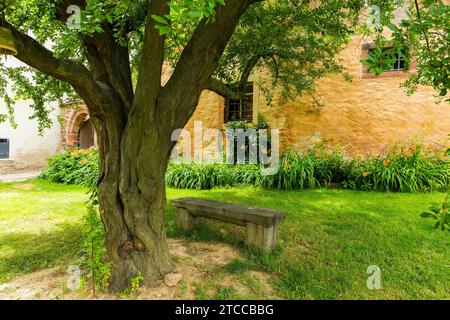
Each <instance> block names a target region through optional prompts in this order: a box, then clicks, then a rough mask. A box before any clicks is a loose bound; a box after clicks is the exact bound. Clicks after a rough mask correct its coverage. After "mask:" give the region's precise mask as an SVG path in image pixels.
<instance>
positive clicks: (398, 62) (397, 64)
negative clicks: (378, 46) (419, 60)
mask: <svg viewBox="0 0 450 320" xmlns="http://www.w3.org/2000/svg"><path fill="white" fill-rule="evenodd" d="M388 49H392V48H391V47H386V48H384V49H383V50H388ZM373 50H375V49H374V48H371V49H369V51H368V53H370V52H371V51H373ZM404 54H406V53H404ZM394 55H395V60H394V63H393V64H392V65H391V67H390V68H387V69H384V71H385V72H397V71H407V70H408V66H407V65H406V60H405V59H403V58H402V57H400V55H399V54H398V52H395V53H394Z"/></svg>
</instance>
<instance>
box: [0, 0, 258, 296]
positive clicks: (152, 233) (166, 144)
mask: <svg viewBox="0 0 450 320" xmlns="http://www.w3.org/2000/svg"><path fill="white" fill-rule="evenodd" d="M76 1H77V2H76V3H79V4H84V1H83V0H76ZM257 1H258V0H228V1H227V4H226V5H218V6H217V8H216V15H215V19H212V21H210V22H207V21H206V20H205V21H202V22H200V23H199V25H198V26H197V28H196V30H195V31H194V33H193V35H192V37H191V39H190V40H189V43H188V44H187V46H186V47H185V48H184V50H183V52H182V54H181V57H180V59H179V61H178V63H177V65H176V67H175V69H174V72H173V75H172V77H171V78H170V80H169V82H168V83H167V84H166V85H165V86H164V88H162V87H161V73H162V65H163V62H164V48H165V37H164V36H160V35H159V32H158V30H157V29H155V25H156V21H155V20H154V19H151V18H150V17H151V16H152V15H159V16H164V15H165V14H167V13H168V12H169V7H168V1H167V0H153V1H150V2H148V4H146V5H145V6H144V8H148V12H147V23H146V27H145V35H144V41H143V49H142V59H141V63H140V66H139V74H138V79H137V84H136V88H135V90H133V87H132V82H131V68H130V59H129V48H128V47H127V46H124V47H122V46H121V45H120V44H118V43H117V42H116V39H115V38H114V33H113V32H112V30H113V26H112V25H108V24H106V23H105V24H104V25H103V31H102V32H98V33H95V34H93V35H89V36H86V37H85V39H84V46H83V47H84V48H83V49H85V54H86V57H87V62H88V64H89V68H87V67H86V66H85V65H84V64H83V63H81V62H79V61H76V60H71V59H62V58H57V57H56V56H55V54H54V53H53V52H51V51H50V50H49V49H47V48H45V47H44V46H43V45H42V44H40V43H39V42H37V41H36V40H35V39H34V38H32V37H31V36H29V35H27V34H25V33H23V32H21V31H20V30H19V29H17V28H15V27H14V26H13V25H11V24H10V23H9V22H7V21H6V20H5V19H4V18H2V17H0V25H1V26H2V27H6V28H8V29H9V30H10V31H11V32H12V35H13V37H14V40H15V42H16V44H17V50H18V54H17V56H16V57H17V58H18V59H19V60H21V61H22V62H24V63H25V64H27V65H29V66H31V67H33V68H35V69H37V70H39V71H41V72H42V73H45V74H47V75H50V76H52V77H54V78H56V79H59V80H61V81H64V82H66V83H69V84H70V85H71V86H72V87H73V88H74V90H75V91H76V92H77V93H78V95H79V96H80V98H82V99H83V100H84V102H85V103H86V105H87V106H88V109H89V114H90V116H91V119H92V122H93V124H94V127H95V129H96V132H97V135H98V141H99V153H100V169H101V172H100V179H99V185H98V200H99V204H100V213H101V216H102V220H103V223H104V226H105V231H106V247H107V252H108V256H109V259H110V262H111V264H112V270H111V279H110V290H111V291H114V292H119V291H122V290H123V289H125V288H127V287H129V286H130V281H131V279H133V278H134V277H136V276H138V275H139V274H140V275H142V277H143V279H144V280H143V281H144V283H145V284H149V285H154V284H155V283H156V281H157V280H159V279H160V278H161V277H162V276H164V275H165V274H167V273H169V272H171V271H172V270H173V269H174V264H173V262H172V260H171V258H170V254H169V250H168V246H167V239H166V235H165V230H164V208H165V203H166V195H165V184H164V175H165V171H166V168H167V165H168V161H169V157H170V152H171V149H172V147H173V146H174V143H172V141H171V133H172V131H173V130H175V129H178V128H183V127H184V126H185V124H186V123H187V121H188V120H189V118H190V117H191V116H192V114H193V112H194V110H195V107H196V105H197V103H198V100H199V97H200V94H201V93H202V91H203V90H204V89H207V88H208V85H209V84H210V79H211V77H212V75H213V73H214V70H215V69H216V67H217V65H218V62H219V59H220V57H221V55H222V54H223V52H224V50H225V47H226V45H227V43H228V41H229V40H230V38H231V36H232V34H233V31H234V29H235V27H236V25H237V24H238V22H239V19H240V17H241V16H242V14H243V13H244V12H245V10H246V9H247V8H248V6H249V5H251V4H252V3H254V2H257ZM66 2H67V1H63V2H61V3H60V6H59V7H58V11H57V17H59V19H61V20H64V19H65V18H64V17H65V15H64V10H61V9H62V8H64V6H63V5H64V4H66Z"/></svg>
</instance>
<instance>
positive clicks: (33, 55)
mask: <svg viewBox="0 0 450 320" xmlns="http://www.w3.org/2000/svg"><path fill="white" fill-rule="evenodd" d="M0 26H1V27H5V28H7V29H9V30H10V31H11V33H12V35H13V38H14V42H15V44H16V46H17V52H18V53H17V55H16V56H15V57H16V58H17V59H19V60H20V61H22V62H23V63H25V64H27V65H29V66H30V67H33V68H35V69H37V70H39V71H41V72H42V73H45V74H47V75H50V76H53V77H55V78H57V79H59V80H61V81H64V82H67V83H69V84H71V85H72V86H73V87H82V86H83V85H85V83H86V82H89V81H93V78H92V76H91V74H90V72H89V70H88V69H87V68H86V67H85V66H84V65H83V64H82V63H80V62H77V61H75V60H70V59H58V58H56V57H55V56H54V54H53V52H51V51H50V50H49V49H47V48H45V47H44V46H43V45H41V44H40V43H38V42H37V41H36V40H34V39H33V38H32V37H30V36H28V35H26V34H24V33H22V32H20V31H18V30H17V29H16V28H15V27H14V26H13V25H11V24H10V23H9V22H7V21H6V20H5V19H3V18H1V17H0Z"/></svg>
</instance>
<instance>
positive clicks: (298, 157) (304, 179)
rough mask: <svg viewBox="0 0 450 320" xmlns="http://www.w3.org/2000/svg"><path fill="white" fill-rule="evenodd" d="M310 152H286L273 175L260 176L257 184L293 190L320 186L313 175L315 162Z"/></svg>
mask: <svg viewBox="0 0 450 320" xmlns="http://www.w3.org/2000/svg"><path fill="white" fill-rule="evenodd" d="M316 159H317V158H316V157H315V156H314V155H312V153H307V154H303V155H302V154H299V153H296V152H288V153H286V154H285V155H284V156H283V157H282V158H281V159H280V164H279V167H278V172H277V173H276V174H275V175H267V176H261V177H260V178H259V181H257V184H258V185H259V186H261V187H265V188H272V189H280V190H294V189H314V188H317V187H319V186H320V183H319V181H318V180H317V179H316V177H315V174H314V173H315V162H316V161H317V160H316Z"/></svg>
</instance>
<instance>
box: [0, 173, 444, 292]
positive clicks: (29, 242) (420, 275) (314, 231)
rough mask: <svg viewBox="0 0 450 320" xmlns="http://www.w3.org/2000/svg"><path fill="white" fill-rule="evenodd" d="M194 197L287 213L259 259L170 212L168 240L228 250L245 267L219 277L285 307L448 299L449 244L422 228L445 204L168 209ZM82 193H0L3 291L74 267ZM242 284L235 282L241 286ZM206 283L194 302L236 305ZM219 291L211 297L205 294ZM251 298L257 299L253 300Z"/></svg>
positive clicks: (10, 189) (223, 232)
mask: <svg viewBox="0 0 450 320" xmlns="http://www.w3.org/2000/svg"><path fill="white" fill-rule="evenodd" d="M185 196H194V197H203V198H209V199H216V200H220V201H227V202H235V203H240V204H247V205H253V206H260V207H269V208H275V209H280V210H284V211H286V212H287V213H288V214H287V218H286V220H285V221H284V222H283V223H282V225H281V227H280V230H279V236H278V239H279V245H278V247H277V248H276V250H274V252H272V253H267V252H266V253H258V252H255V251H252V250H251V249H248V248H245V246H244V245H243V242H242V240H243V233H244V231H243V229H242V228H239V227H235V226H231V225H228V224H222V223H219V222H213V221H204V222H202V223H201V225H200V227H199V228H198V229H197V230H195V231H193V232H191V233H188V234H186V233H184V232H182V231H180V230H178V229H177V227H176V225H175V210H174V208H172V207H169V208H168V210H167V211H168V214H167V225H168V228H167V229H168V234H169V236H170V237H185V238H188V239H191V240H195V241H221V242H227V243H231V244H233V245H236V246H237V247H239V248H240V249H241V250H242V251H245V253H246V256H247V257H248V259H246V260H245V261H244V260H233V261H230V263H229V264H228V265H227V266H226V268H224V270H223V273H229V274H233V275H235V276H238V277H242V282H248V281H250V280H249V279H248V278H246V276H245V275H246V273H245V272H244V271H246V270H257V271H264V272H266V273H267V274H268V275H269V282H270V283H271V284H272V286H273V288H274V289H275V291H276V293H277V296H279V297H282V298H288V299H364V298H366V299H435V298H444V299H447V298H450V282H449V281H450V237H449V236H448V234H444V233H442V232H436V231H434V230H433V228H432V222H431V221H428V220H424V219H422V218H420V216H419V215H420V213H421V212H422V211H424V210H425V209H426V208H427V207H428V206H429V204H430V202H437V203H439V202H441V201H442V200H443V198H444V195H443V194H440V193H431V194H390V193H364V192H352V191H340V190H313V191H291V192H286V191H268V190H262V189H255V188H250V187H246V188H230V189H215V190H210V191H194V190H175V189H168V200H170V199H173V198H178V197H185ZM87 199H88V194H87V191H86V189H83V188H80V187H76V186H65V185H55V184H52V183H47V182H43V181H39V180H35V181H28V182H21V183H4V184H0V201H1V206H0V282H4V281H7V280H8V279H9V278H10V277H11V276H14V275H18V274H23V273H27V272H31V271H33V270H37V269H41V268H45V267H49V266H57V265H63V264H65V263H68V262H69V261H71V260H73V259H76V257H77V256H78V255H79V251H80V243H81V216H82V215H83V213H84V212H85V209H84V203H85V202H86V200H87ZM370 265H377V266H379V267H380V268H381V276H382V289H381V290H369V289H367V287H366V280H367V277H368V276H369V275H368V274H366V270H367V267H368V266H370ZM241 275H242V276H241ZM216 280H217V277H215V276H214V275H212V276H211V277H209V278H208V279H205V281H204V282H202V283H201V284H199V285H198V288H197V289H198V290H197V297H198V298H239V297H240V296H238V295H236V294H234V291H233V288H227V287H221V286H220V284H217V283H215V281H216ZM211 287H214V288H216V289H217V290H216V292H217V293H216V295H214V296H210V295H208V294H207V293H205V292H208V288H211ZM254 287H255V290H254V292H255V294H254V295H252V296H250V297H249V298H262V297H264V292H258V285H257V284H254Z"/></svg>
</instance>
